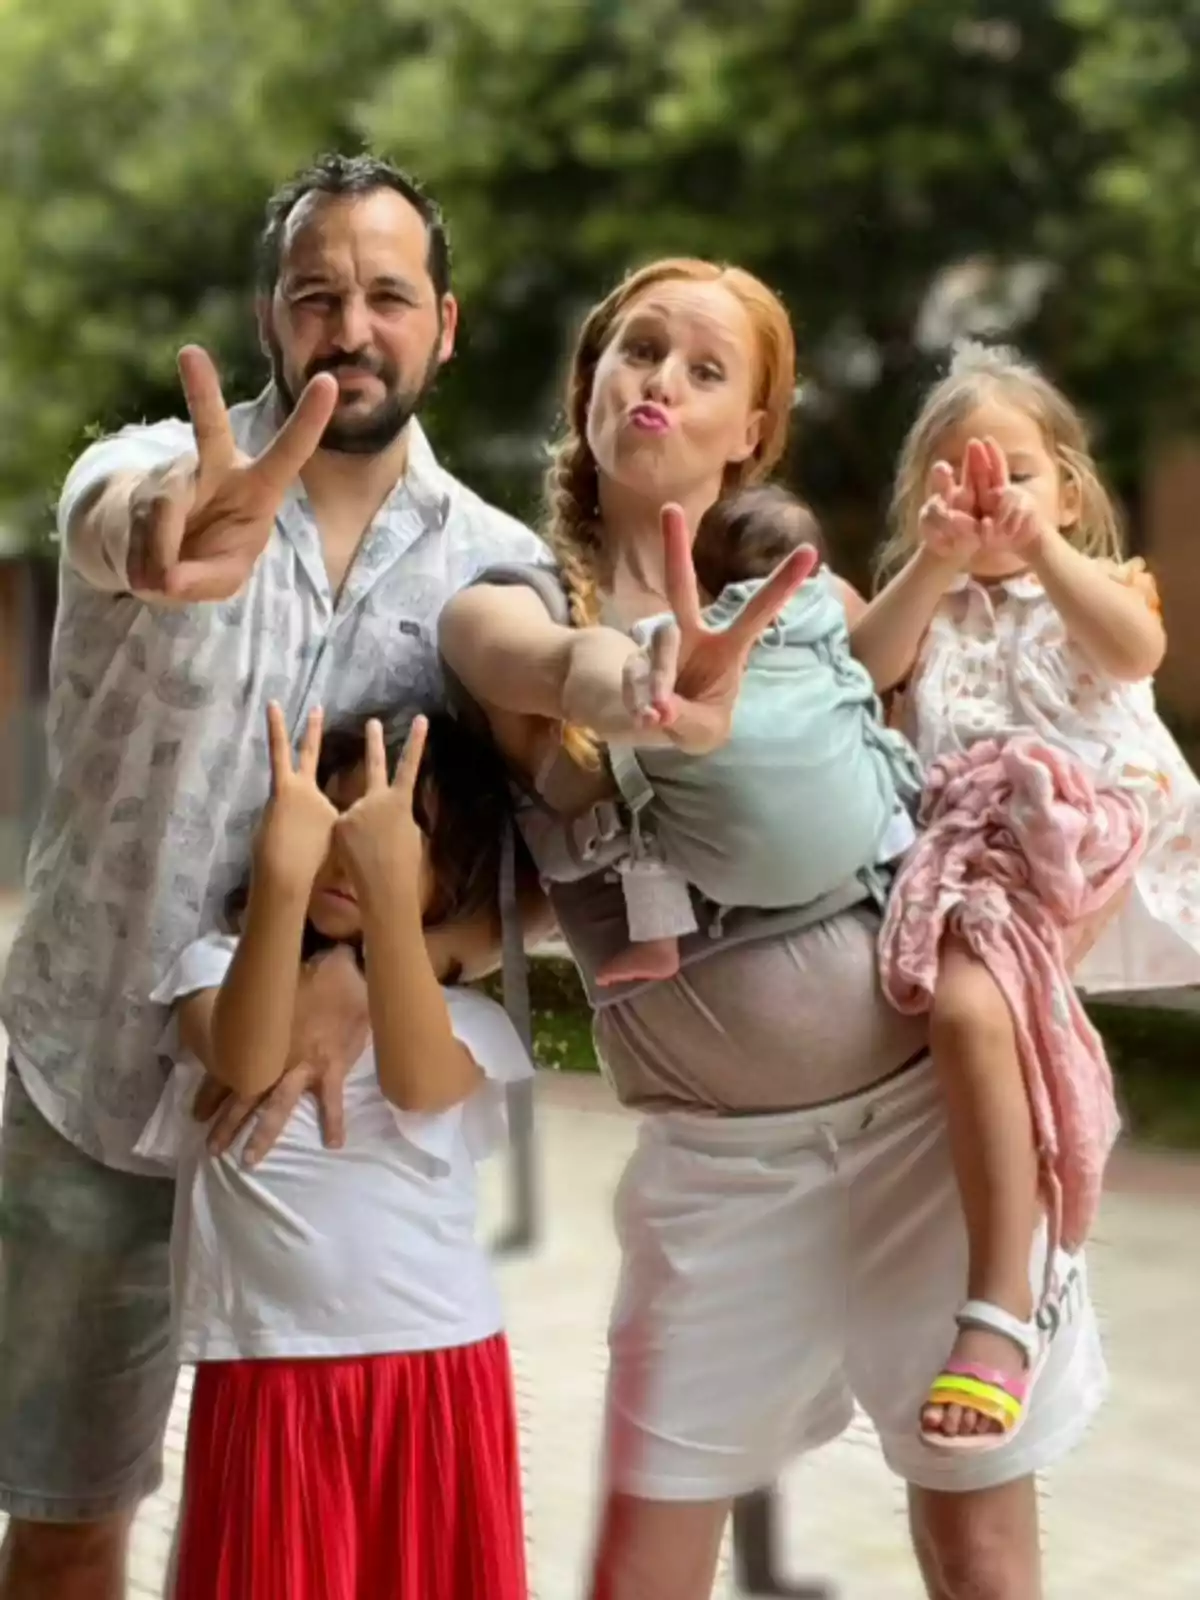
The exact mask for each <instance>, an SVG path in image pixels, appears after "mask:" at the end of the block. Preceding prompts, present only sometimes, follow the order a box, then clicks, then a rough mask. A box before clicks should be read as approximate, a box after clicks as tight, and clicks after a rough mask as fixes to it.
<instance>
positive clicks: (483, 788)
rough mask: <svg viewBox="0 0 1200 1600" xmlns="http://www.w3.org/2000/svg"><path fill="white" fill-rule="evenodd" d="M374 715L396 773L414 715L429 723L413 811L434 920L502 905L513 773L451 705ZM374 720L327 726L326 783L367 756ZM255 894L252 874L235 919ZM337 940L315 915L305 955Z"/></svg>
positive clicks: (234, 906) (231, 905)
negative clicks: (398, 715) (429, 877)
mask: <svg viewBox="0 0 1200 1600" xmlns="http://www.w3.org/2000/svg"><path fill="white" fill-rule="evenodd" d="M374 715H375V716H376V717H377V718H378V720H379V721H380V722H382V723H383V726H384V730H385V736H386V747H387V763H388V777H389V778H391V777H392V776H393V774H394V773H395V770H396V763H397V761H398V760H399V759H400V752H401V751H402V750H403V748H404V741H405V739H406V738H407V737H408V730H409V727H410V726H411V724H412V720H413V719H414V718H415V717H416V716H418V715H424V716H425V717H426V718H427V720H428V723H429V732H428V734H427V735H426V739H425V749H424V752H423V754H422V757H421V768H420V771H419V773H418V774H417V783H416V788H415V790H414V792H413V814H414V816H415V817H416V820H417V825H418V826H419V827H420V829H421V831H422V833H424V834H425V835H426V837H427V838H428V840H429V852H430V866H431V868H432V872H433V880H434V901H433V905H432V906H431V908H430V913H429V921H430V922H431V923H443V922H453V921H456V920H458V919H459V918H465V917H469V916H472V915H474V914H475V913H476V912H479V911H482V910H484V909H486V908H489V907H497V906H498V904H499V894H500V857H501V851H502V849H503V840H504V826H505V823H506V821H507V820H508V818H509V817H510V816H511V811H512V800H511V794H510V790H509V782H508V775H507V772H506V770H505V767H504V763H503V762H502V760H501V759H500V756H499V755H498V753H497V752H496V751H495V749H494V748H493V747H492V746H491V745H490V744H487V743H485V742H484V741H483V740H481V739H479V738H477V737H474V736H473V735H472V734H470V733H469V732H468V731H467V730H466V729H465V728H464V727H463V726H462V725H461V724H460V723H459V722H457V721H456V720H455V719H454V717H452V716H450V715H449V713H447V712H445V711H441V710H433V711H424V712H422V711H421V710H420V708H418V710H416V711H413V712H412V713H411V715H410V716H408V717H406V718H405V719H404V720H403V721H397V720H395V719H389V718H388V717H387V716H386V715H383V714H380V713H378V712H377V713H374ZM370 720H371V716H370V715H367V716H364V717H362V718H361V720H358V721H356V722H354V723H352V724H350V723H342V724H340V725H335V726H333V727H331V728H329V729H328V730H327V731H326V733H325V736H324V738H323V739H322V741H321V756H320V760H319V761H318V763H317V784H318V786H319V787H320V788H322V789H327V788H328V787H329V785H330V784H331V783H332V782H333V781H334V779H335V778H337V777H339V776H340V775H341V774H342V773H346V772H351V771H353V769H354V768H355V767H356V766H358V764H359V763H360V762H361V761H362V759H363V754H364V750H365V742H366V725H367V723H368V722H369V721H370ZM520 848H521V846H520V841H519V838H518V849H520ZM249 895H250V880H249V877H247V878H246V879H245V881H244V882H243V883H241V884H240V885H239V886H238V887H237V888H236V889H235V890H234V891H233V893H232V894H231V895H230V897H229V899H228V901H227V902H226V918H227V920H228V921H229V923H230V925H231V926H235V925H236V923H237V922H238V920H239V919H240V916H241V913H242V912H243V911H244V910H245V908H246V903H247V901H248V899H249ZM333 943H334V941H333V940H332V939H328V938H326V937H325V936H324V935H323V934H321V933H319V932H318V931H317V929H316V928H314V927H313V926H312V924H311V923H310V924H309V925H308V927H307V929H306V930H305V938H304V946H303V958H304V960H306V961H307V960H308V959H309V957H310V956H313V955H316V954H317V953H318V952H319V951H321V950H327V949H330V948H331V947H332V945H333ZM360 959H361V953H360Z"/></svg>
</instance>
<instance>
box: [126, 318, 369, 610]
mask: <svg viewBox="0 0 1200 1600" xmlns="http://www.w3.org/2000/svg"><path fill="white" fill-rule="evenodd" d="M179 374H180V377H181V379H182V381H183V392H184V395H185V396H186V398H187V407H188V412H189V413H190V415H191V419H192V428H193V431H194V433H195V436H196V453H195V455H194V456H188V457H184V458H183V459H181V460H178V461H173V462H171V464H170V465H169V466H167V467H163V468H160V469H158V470H156V471H154V472H151V473H149V474H147V476H146V477H145V478H144V479H143V480H142V482H141V483H140V484H139V485H138V486H137V487H136V488H135V489H134V491H133V494H132V495H131V497H130V502H129V519H130V520H129V553H128V577H129V586H130V588H131V589H132V590H133V592H134V593H135V594H141V595H145V596H147V597H150V598H159V599H161V600H165V601H168V602H171V603H174V604H190V603H193V602H195V601H203V600H228V599H229V598H231V597H232V596H233V595H235V594H237V593H238V592H239V590H240V589H241V588H242V586H243V585H244V584H245V582H246V579H247V578H248V577H249V576H250V573H251V571H252V570H253V568H254V565H255V563H256V562H257V560H258V558H259V556H260V555H261V554H262V553H263V551H264V549H265V548H266V545H267V541H268V540H269V539H270V537H271V530H272V528H273V527H274V524H275V515H276V513H277V512H278V510H279V507H280V506H281V505H282V504H283V500H284V496H285V495H286V494H287V492H288V489H289V487H290V486H291V484H292V483H293V482H294V481H295V479H296V478H297V477H298V476H299V475H300V472H301V470H302V468H303V467H304V464H305V463H306V462H307V461H308V459H309V458H310V456H311V455H312V454H313V452H314V451H315V450H316V449H317V447H318V445H319V444H320V442H321V436H322V435H323V434H324V432H325V429H326V427H327V425H328V423H329V419H330V417H331V416H332V415H333V411H334V407H335V406H336V405H337V399H338V386H337V380H336V379H335V378H334V377H333V376H332V375H331V374H330V373H321V374H319V375H318V376H317V377H315V378H313V379H312V381H311V382H310V383H309V384H308V386H307V387H306V388H305V390H304V393H303V394H302V395H301V396H300V399H299V401H298V402H297V405H296V408H295V410H294V411H293V412H292V414H291V416H290V417H288V419H287V421H286V422H285V423H284V424H283V426H282V428H280V430H279V432H278V433H277V434H276V435H275V437H274V438H273V439H272V440H271V442H270V444H268V445H267V447H266V449H265V450H263V452H262V453H261V454H260V455H258V456H256V457H255V458H254V459H253V460H251V459H250V458H249V457H248V456H245V455H243V454H242V453H241V451H239V450H238V448H237V446H236V444H235V443H234V438H233V429H232V427H231V426H230V421H229V412H228V410H227V409H226V406H225V400H224V397H223V395H222V394H221V382H220V379H219V377H218V376H217V369H216V367H215V366H214V365H213V363H212V359H211V357H210V356H209V355H208V354H207V353H206V352H205V351H203V350H201V349H200V348H199V347H198V346H196V345H189V346H188V347H187V348H185V349H184V350H181V351H180V354H179Z"/></svg>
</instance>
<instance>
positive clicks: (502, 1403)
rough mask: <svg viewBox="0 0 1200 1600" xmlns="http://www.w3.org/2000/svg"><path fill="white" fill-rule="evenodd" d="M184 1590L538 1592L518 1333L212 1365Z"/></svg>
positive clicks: (191, 1502)
mask: <svg viewBox="0 0 1200 1600" xmlns="http://www.w3.org/2000/svg"><path fill="white" fill-rule="evenodd" d="M175 1570H176V1578H175V1587H174V1590H173V1596H174V1600H527V1597H528V1586H527V1580H526V1573H525V1538H524V1528H523V1522H522V1515H521V1480H520V1461H519V1451H518V1442H517V1419H516V1407H515V1403H514V1399H513V1387H512V1373H511V1369H510V1366H509V1359H508V1346H507V1343H506V1341H505V1339H504V1338H503V1336H502V1335H498V1336H497V1337H496V1338H494V1339H488V1340H485V1341H484V1342H483V1343H481V1344H475V1345H467V1346H465V1347H463V1348H462V1349H457V1350H435V1351H429V1352H427V1353H420V1354H412V1355H395V1356H390V1355H386V1356H363V1357H356V1358H354V1359H351V1360H332V1361H319V1360H313V1361H234V1362H209V1363H204V1364H202V1365H200V1366H199V1367H198V1368H197V1370H196V1383H195V1389H194V1391H193V1396H192V1413H191V1421H190V1423H189V1426H188V1442H187V1458H186V1464H185V1468H184V1490H183V1507H182V1512H181V1523H180V1531H179V1539H178V1545H177V1551H176V1569H175Z"/></svg>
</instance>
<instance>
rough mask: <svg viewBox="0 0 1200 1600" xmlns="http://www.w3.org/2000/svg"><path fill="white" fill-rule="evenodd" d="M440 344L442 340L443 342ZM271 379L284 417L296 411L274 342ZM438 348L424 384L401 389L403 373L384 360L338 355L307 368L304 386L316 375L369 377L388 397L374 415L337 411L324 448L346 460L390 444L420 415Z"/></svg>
mask: <svg viewBox="0 0 1200 1600" xmlns="http://www.w3.org/2000/svg"><path fill="white" fill-rule="evenodd" d="M439 344H440V338H439ZM270 347H271V377H272V379H273V381H274V384H275V388H276V390H277V391H278V394H279V398H280V402H281V404H282V406H283V413H284V416H290V415H291V414H292V412H293V411H294V410H295V408H296V401H297V400H298V399H299V395H298V394H296V392H295V391H294V390H293V388H292V386H291V384H290V383H289V382H288V380H287V375H286V373H285V371H284V364H283V352H282V350H281V349H280V348H279V345H278V343H277V341H276V340H275V339H274V338H272V339H271V340H270ZM438 348H439V346H438V345H437V344H435V345H434V348H433V351H432V353H431V355H430V358H429V362H428V364H427V365H426V368H425V371H424V372H423V373H422V374H421V377H420V379H419V380H418V381H417V382H416V383H414V384H409V385H407V386H402V385H401V381H400V373H399V370H398V369H397V368H396V366H395V365H394V363H392V362H390V361H388V360H386V359H385V358H384V357H381V356H370V355H365V354H359V355H338V356H322V357H319V358H318V359H317V360H315V361H312V362H310V363H309V365H308V367H307V368H306V369H305V373H304V381H305V383H306V384H307V383H309V382H310V381H311V380H312V379H313V378H315V377H316V375H317V373H318V372H333V373H334V374H335V375H336V373H337V372H338V371H342V372H369V373H370V374H371V376H372V377H375V378H378V379H379V380H380V382H381V383H382V384H383V386H384V389H385V390H386V394H385V396H384V399H383V400H382V401H380V403H379V405H377V406H375V407H374V409H373V410H371V411H368V412H364V413H360V414H359V415H357V416H349V417H344V416H339V414H338V413H337V412H336V411H335V412H334V414H333V416H332V417H331V418H330V419H329V422H328V424H327V425H326V428H325V432H324V433H323V434H322V435H321V449H322V450H331V451H334V452H335V453H336V454H339V455H346V456H377V455H382V454H383V452H384V451H385V450H386V449H387V448H388V446H389V445H392V444H394V443H395V442H396V440H397V439H398V438H399V437H400V435H401V434H402V433H403V432H404V430H405V428H407V427H408V424H409V423H410V422H411V421H412V419H413V417H415V416H416V414H417V412H418V411H420V409H421V407H422V406H423V405H424V404H425V401H426V400H427V399H428V398H429V395H430V393H431V392H432V390H433V387H434V384H435V383H436V382H437V375H438V371H439V369H440V368H441V361H440V360H439V357H438Z"/></svg>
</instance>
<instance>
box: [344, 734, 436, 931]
mask: <svg viewBox="0 0 1200 1600" xmlns="http://www.w3.org/2000/svg"><path fill="white" fill-rule="evenodd" d="M428 729H429V724H428V722H427V721H426V719H425V718H424V717H416V718H414V719H413V724H412V727H411V729H410V730H409V734H408V738H407V740H406V741H405V745H404V750H403V752H402V754H401V756H400V760H399V761H398V762H397V764H396V776H395V777H394V778H393V779H392V781H391V783H389V782H388V775H387V755H386V752H385V750H384V743H383V728H382V726H381V724H380V723H379V722H377V721H376V720H374V719H372V720H371V721H370V722H368V723H367V749H366V770H367V787H366V792H365V793H364V795H363V797H362V799H361V800H358V801H356V802H355V804H354V805H352V806H351V807H350V809H349V810H348V811H346V812H344V813H343V814H342V816H340V817H339V818H338V822H337V827H336V828H335V829H334V837H335V839H336V840H337V847H338V851H339V852H340V855H341V859H342V860H343V862H344V863H345V865H346V869H347V871H348V872H349V873H350V876H351V878H352V879H353V882H354V887H355V889H356V890H357V891H358V893H359V896H360V901H361V902H365V900H366V898H367V896H368V895H369V894H370V893H371V891H372V889H383V888H386V892H387V893H388V894H389V895H395V894H397V893H400V894H405V893H408V892H410V891H411V893H412V894H413V895H414V896H417V897H418V898H419V897H420V892H421V873H422V865H423V862H424V860H425V836H424V834H423V833H422V832H421V829H420V827H419V826H418V824H417V819H416V817H415V816H414V814H413V797H414V795H415V793H416V787H417V776H418V774H419V772H420V770H421V756H422V754H423V752H424V749H425V736H426V733H427V732H428Z"/></svg>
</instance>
